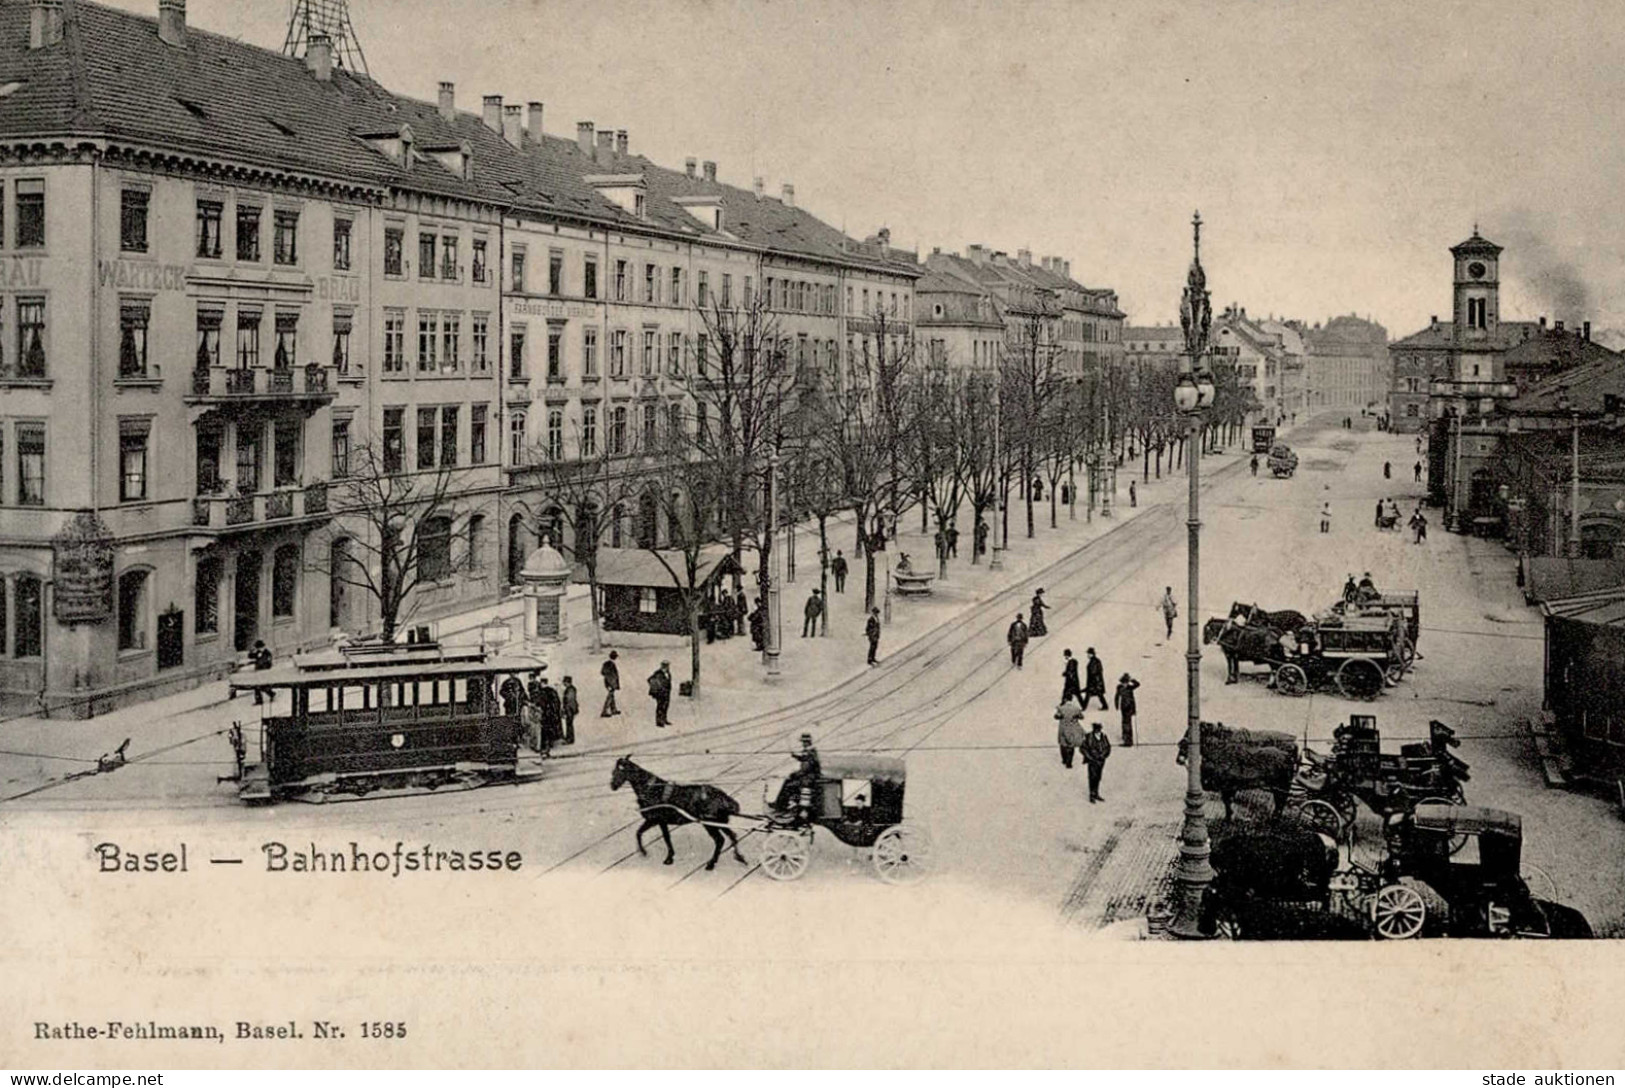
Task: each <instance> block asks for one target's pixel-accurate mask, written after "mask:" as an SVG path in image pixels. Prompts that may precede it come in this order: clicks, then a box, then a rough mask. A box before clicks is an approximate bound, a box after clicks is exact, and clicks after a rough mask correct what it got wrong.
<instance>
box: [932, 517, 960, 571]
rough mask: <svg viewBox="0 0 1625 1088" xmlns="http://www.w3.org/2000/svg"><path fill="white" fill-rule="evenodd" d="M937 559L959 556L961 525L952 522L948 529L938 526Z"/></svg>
mask: <svg viewBox="0 0 1625 1088" xmlns="http://www.w3.org/2000/svg"><path fill="white" fill-rule="evenodd" d="M936 545H937V561H938V562H941V561H942V560H944V559H958V558H959V526H958V525H955V524H954V523H952V522H949V523H948V527H947V528H946V529H942V528H938V529H937V535H936Z"/></svg>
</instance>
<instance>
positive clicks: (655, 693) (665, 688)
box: [649, 661, 671, 729]
mask: <svg viewBox="0 0 1625 1088" xmlns="http://www.w3.org/2000/svg"><path fill="white" fill-rule="evenodd" d="M649 697H650V698H651V699H653V700H654V701H655V727H656V728H657V729H664V728H666V726H668V725H670V724H671V723H670V722H669V721H667V720H666V710H667V708H668V707H670V706H671V662H670V661H662V662H661V663H660V667H659V668H658V669H656V670H655V671H654V672H652V673H650V674H649Z"/></svg>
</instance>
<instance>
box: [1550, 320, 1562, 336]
mask: <svg viewBox="0 0 1625 1088" xmlns="http://www.w3.org/2000/svg"><path fill="white" fill-rule="evenodd" d="M1552 331H1553V332H1555V333H1557V334H1558V335H1559V336H1561V335H1563V322H1561V321H1554V322H1552Z"/></svg>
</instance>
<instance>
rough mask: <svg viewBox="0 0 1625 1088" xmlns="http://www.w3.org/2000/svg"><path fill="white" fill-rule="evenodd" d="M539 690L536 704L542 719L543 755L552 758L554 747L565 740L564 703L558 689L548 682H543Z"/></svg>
mask: <svg viewBox="0 0 1625 1088" xmlns="http://www.w3.org/2000/svg"><path fill="white" fill-rule="evenodd" d="M539 688H540V690H539V691H538V696H539V697H538V698H537V700H536V702H537V706H538V707H540V714H541V719H542V728H541V734H542V747H541V753H542V755H544V756H550V755H552V754H553V746H554V745H555V744H557V743H558V742H559V741H561V740H563V739H564V703H563V701H562V700H561V699H560V698H559V693H558V689H556V688H555V687H554V686H553V685H552V684H549V683H548V682H547V681H546V680H543V681H542V682H541V684H540V685H539Z"/></svg>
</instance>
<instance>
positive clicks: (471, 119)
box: [0, 0, 919, 275]
mask: <svg viewBox="0 0 1625 1088" xmlns="http://www.w3.org/2000/svg"><path fill="white" fill-rule="evenodd" d="M28 24H29V9H28V5H27V4H25V3H21V2H17V0H9V2H5V3H0V72H3V73H6V75H5V77H4V78H5V79H7V80H17V81H19V82H21V83H22V86H21V87H19V88H18V89H17V90H15V91H14V92H12V93H11V94H10V95H6V96H3V97H0V140H3V139H15V138H18V137H24V138H26V137H30V136H45V135H69V134H73V135H80V136H88V137H101V138H106V139H111V140H115V141H123V142H126V143H129V144H132V145H137V146H142V147H149V148H153V149H158V150H168V151H180V152H189V153H193V154H197V155H200V156H209V157H216V158H222V159H227V160H229V161H232V162H237V163H243V164H247V165H251V166H260V167H265V168H268V169H274V170H286V171H290V172H295V173H299V174H304V175H308V176H314V177H318V178H323V179H330V180H333V181H337V182H349V183H357V184H362V185H370V186H378V187H383V186H398V187H401V188H405V189H410V190H415V191H422V192H429V193H435V194H438V195H444V196H453V197H465V198H468V199H471V200H476V201H482V202H486V203H491V204H496V205H506V206H519V207H524V208H528V209H532V210H536V211H540V212H552V213H556V214H566V215H576V216H584V217H590V218H592V219H594V220H597V221H607V222H619V223H622V224H624V225H625V226H627V227H628V228H636V227H639V226H643V227H645V228H647V227H648V226H654V227H657V228H659V229H662V230H665V231H672V232H676V233H679V234H683V235H686V236H690V237H694V236H699V235H703V234H705V233H707V231H706V228H705V227H704V226H703V225H702V224H701V223H699V221H697V220H696V219H694V217H693V216H691V215H690V214H689V213H688V212H687V211H686V210H684V209H683V208H682V207H680V206H678V205H676V204H673V203H672V202H671V198H672V197H674V196H686V195H695V194H697V193H701V192H711V193H716V194H718V195H720V197H721V198H722V201H723V204H724V207H725V211H724V223H723V229H724V231H725V232H727V234H729V235H732V236H733V237H734V238H735V239H737V240H738V241H740V242H742V243H744V244H746V245H749V246H755V247H760V248H763V249H766V250H769V251H777V252H786V253H796V254H801V255H805V256H809V257H814V258H818V259H821V260H831V261H841V262H844V263H848V264H854V265H860V266H865V267H871V268H876V269H884V270H887V271H891V272H897V273H899V274H902V275H918V272H919V270H918V268H917V266H915V265H914V263H913V262H912V260H909V259H904V258H902V257H900V256H899V255H897V254H896V253H895V252H886V253H882V252H878V251H876V252H866V251H865V250H864V249H863V247H862V246H861V244H860V243H858V242H855V241H853V240H851V239H849V238H846V237H845V236H844V235H843V234H842V233H841V232H840V231H837V230H835V229H834V228H833V227H831V226H829V225H828V224H826V223H823V222H821V221H819V220H818V219H817V218H816V217H815V216H813V215H811V214H809V213H808V212H806V211H804V210H802V209H800V208H791V207H788V206H786V205H784V204H783V203H782V202H780V201H778V200H772V199H765V198H764V199H758V198H757V197H756V196H755V194H754V193H750V192H746V191H744V190H740V189H737V188H734V187H732V186H728V185H720V184H717V183H713V182H706V181H704V180H702V179H695V178H688V177H687V176H686V175H685V174H682V173H679V172H676V171H671V170H666V169H663V168H661V167H658V166H655V165H654V164H652V163H650V162H648V161H647V160H646V159H643V158H642V157H640V156H616V160H615V163H614V164H613V165H611V166H609V167H607V168H606V167H601V166H599V165H598V164H597V163H596V161H595V160H594V159H593V158H592V157H590V156H588V155H586V154H584V153H583V152H582V151H581V150H580V149H579V147H578V146H577V144H576V143H575V141H573V140H565V139H558V138H553V137H545V138H541V139H533V138H531V137H528V136H527V137H526V138H525V140H524V150H523V153H521V151H520V150H519V149H516V148H514V147H513V146H512V145H511V144H509V143H508V142H507V141H506V140H504V139H503V137H502V136H501V135H500V134H499V133H497V132H495V131H493V130H492V129H491V128H490V127H489V126H487V125H486V124H485V123H484V122H483V121H482V119H481V118H480V117H479V116H477V115H475V114H471V113H466V112H460V113H458V114H456V116H455V118H454V119H452V120H447V119H446V118H444V117H442V116H441V114H440V112H439V110H438V108H437V106H436V105H435V104H433V103H428V102H421V101H418V100H415V99H410V98H405V97H402V96H399V95H396V94H393V93H391V92H390V91H388V90H386V89H385V88H383V87H381V86H380V85H379V84H377V83H376V82H374V81H372V80H371V79H368V78H367V77H365V76H358V75H355V74H353V73H351V72H348V71H346V70H344V69H341V68H336V67H335V68H334V69H333V72H332V78H331V79H330V80H328V81H325V82H324V81H322V80H318V79H317V78H316V77H315V76H314V75H313V74H312V73H310V72H309V71H308V70H307V69H306V65H305V62H304V61H303V60H301V59H298V58H293V57H288V56H284V55H283V54H281V53H277V52H273V51H271V50H268V49H262V48H259V47H257V46H253V45H248V44H245V43H243V42H240V41H236V40H234V39H231V38H227V37H223V36H221V35H218V34H211V33H209V32H208V31H206V30H202V29H200V28H199V27H197V26H195V25H189V26H188V27H187V28H186V40H185V45H184V46H182V47H175V46H170V45H167V44H165V43H164V42H162V41H160V40H159V38H158V24H157V20H156V19H152V18H146V17H143V16H140V15H135V14H132V13H129V12H126V11H123V10H119V9H115V8H108V7H103V6H101V5H99V4H95V3H89V2H87V0H68V2H67V3H66V4H65V6H64V25H63V40H62V41H61V42H60V43H57V44H54V45H50V46H46V47H44V48H41V49H38V50H30V49H28V47H27V46H28V31H29V26H28ZM403 124H407V125H410V126H411V129H412V134H413V138H414V143H415V146H416V147H417V148H418V149H419V150H422V149H428V148H436V147H442V148H443V147H455V146H458V145H459V144H462V143H467V144H468V145H469V146H470V147H471V149H472V151H473V161H474V166H473V171H472V177H471V178H464V177H463V176H461V175H460V174H458V173H454V172H453V171H451V170H449V169H447V168H446V167H445V166H443V165H442V164H441V163H440V161H439V160H438V159H436V158H434V157H433V156H432V155H422V154H419V155H415V156H413V162H412V164H411V166H410V168H407V167H405V166H403V165H402V164H401V163H400V162H398V161H396V160H393V159H391V158H390V157H389V156H387V155H385V154H384V153H383V152H381V151H380V150H378V149H377V148H375V147H374V146H373V145H372V144H370V143H369V142H368V141H367V139H366V137H368V136H379V135H385V134H396V133H398V132H399V131H400V128H401V126H402V125H403ZM623 171H635V172H639V173H642V174H643V175H644V176H645V179H646V183H647V185H648V193H649V196H648V200H647V203H646V212H647V219H646V220H638V219H636V218H635V217H634V216H632V215H631V213H629V212H627V211H625V210H623V209H622V208H620V207H619V206H618V205H616V204H615V203H613V202H612V201H610V200H608V199H607V198H605V197H604V196H602V195H601V194H600V193H598V192H597V190H595V189H594V188H593V187H592V186H590V185H588V184H587V183H586V182H585V181H584V180H583V179H584V178H585V177H586V176H588V175H591V174H601V173H605V172H623Z"/></svg>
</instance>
